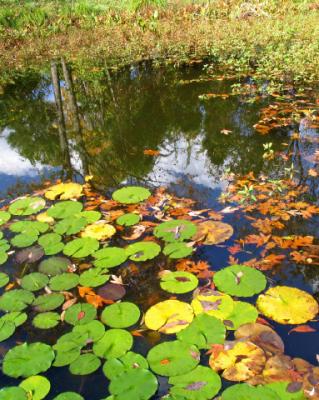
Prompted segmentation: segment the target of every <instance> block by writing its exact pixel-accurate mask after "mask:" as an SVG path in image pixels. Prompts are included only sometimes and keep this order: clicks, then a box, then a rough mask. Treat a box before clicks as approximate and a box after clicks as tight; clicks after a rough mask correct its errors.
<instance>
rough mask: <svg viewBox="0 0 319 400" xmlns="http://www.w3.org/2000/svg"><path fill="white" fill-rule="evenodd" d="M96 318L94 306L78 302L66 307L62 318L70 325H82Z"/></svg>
mask: <svg viewBox="0 0 319 400" xmlns="http://www.w3.org/2000/svg"><path fill="white" fill-rule="evenodd" d="M95 318H96V308H95V307H93V306H92V305H91V304H87V303H78V304H74V305H73V306H72V307H70V308H68V309H67V310H66V312H65V316H64V319H65V321H66V322H67V323H69V324H71V325H84V324H87V323H88V322H90V321H92V320H93V319H95Z"/></svg>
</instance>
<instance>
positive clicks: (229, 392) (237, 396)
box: [221, 383, 281, 400]
mask: <svg viewBox="0 0 319 400" xmlns="http://www.w3.org/2000/svg"><path fill="white" fill-rule="evenodd" d="M261 399H262V400H281V398H280V397H279V396H278V395H277V393H275V392H274V391H273V390H271V389H269V388H267V387H266V386H250V385H248V384H247V383H239V384H237V385H233V386H230V387H228V388H227V389H226V390H224V392H223V393H222V397H221V400H261Z"/></svg>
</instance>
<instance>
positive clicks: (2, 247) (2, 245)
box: [0, 232, 10, 253]
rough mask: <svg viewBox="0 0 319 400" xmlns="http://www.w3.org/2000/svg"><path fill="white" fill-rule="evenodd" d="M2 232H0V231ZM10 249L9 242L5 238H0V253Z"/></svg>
mask: <svg viewBox="0 0 319 400" xmlns="http://www.w3.org/2000/svg"><path fill="white" fill-rule="evenodd" d="M1 233H2V232H1ZM9 249H10V244H9V242H8V241H7V240H6V239H1V240H0V253H4V252H6V251H7V250H9Z"/></svg>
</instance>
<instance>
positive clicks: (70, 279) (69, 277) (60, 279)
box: [49, 272, 80, 291]
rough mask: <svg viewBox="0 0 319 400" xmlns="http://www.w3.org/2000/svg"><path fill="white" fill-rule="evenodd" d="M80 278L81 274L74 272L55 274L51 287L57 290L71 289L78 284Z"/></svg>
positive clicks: (51, 280)
mask: <svg viewBox="0 0 319 400" xmlns="http://www.w3.org/2000/svg"><path fill="white" fill-rule="evenodd" d="M79 279H80V277H79V275H77V274H74V273H72V272H65V273H63V274H61V275H56V276H53V277H52V278H51V279H50V283H49V287H50V289H51V290H55V291H61V290H70V289H73V288H74V287H76V286H77V285H78V283H79Z"/></svg>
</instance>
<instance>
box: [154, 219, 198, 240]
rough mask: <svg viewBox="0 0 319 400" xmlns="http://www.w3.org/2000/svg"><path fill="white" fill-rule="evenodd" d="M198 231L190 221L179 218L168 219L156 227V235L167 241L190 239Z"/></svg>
mask: <svg viewBox="0 0 319 400" xmlns="http://www.w3.org/2000/svg"><path fill="white" fill-rule="evenodd" d="M196 231H197V228H196V225H195V224H193V223H192V222H190V221H187V220H182V219H177V220H171V221H166V222H163V223H161V224H160V225H158V226H157V227H156V228H155V229H154V235H155V236H156V237H158V238H160V239H163V240H164V241H165V242H181V241H183V240H187V239H190V238H191V237H192V236H193V235H195V233H196Z"/></svg>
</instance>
